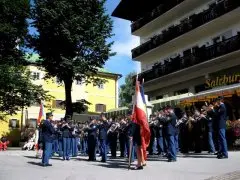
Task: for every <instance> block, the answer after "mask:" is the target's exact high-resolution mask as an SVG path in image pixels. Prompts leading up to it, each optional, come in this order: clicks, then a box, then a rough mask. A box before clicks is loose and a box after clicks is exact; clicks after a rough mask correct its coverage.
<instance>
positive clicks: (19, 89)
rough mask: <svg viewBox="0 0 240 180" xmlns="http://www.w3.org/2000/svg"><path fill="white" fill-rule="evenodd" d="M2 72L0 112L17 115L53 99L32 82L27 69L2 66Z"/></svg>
mask: <svg viewBox="0 0 240 180" xmlns="http://www.w3.org/2000/svg"><path fill="white" fill-rule="evenodd" d="M0 70H1V74H0V84H1V86H0V104H1V106H0V112H5V113H6V114H15V113H16V112H17V111H19V110H21V109H22V108H23V107H29V106H31V105H32V104H33V103H35V102H40V101H41V100H49V99H50V98H51V96H48V95H47V91H44V90H43V89H42V86H38V85H34V84H33V83H32V82H31V74H30V72H29V71H28V69H27V68H26V67H20V66H19V67H17V68H16V67H14V66H9V65H1V66H0Z"/></svg>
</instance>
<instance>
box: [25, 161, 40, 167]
mask: <svg viewBox="0 0 240 180" xmlns="http://www.w3.org/2000/svg"><path fill="white" fill-rule="evenodd" d="M27 163H28V164H31V165H35V166H41V167H42V163H40V162H31V161H30V162H27Z"/></svg>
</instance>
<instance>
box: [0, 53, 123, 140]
mask: <svg viewBox="0 0 240 180" xmlns="http://www.w3.org/2000/svg"><path fill="white" fill-rule="evenodd" d="M37 59H38V55H33V56H32V57H31V58H30V61H32V62H34V61H35V62H36V60H37ZM28 67H29V70H30V72H31V74H32V76H33V78H34V80H33V83H35V84H37V85H42V86H43V89H44V90H46V91H49V94H50V95H51V96H53V97H54V98H53V99H52V100H51V101H50V102H45V103H44V105H45V109H44V111H45V113H46V112H48V111H52V112H53V115H54V119H56V120H60V119H61V118H63V117H64V115H65V110H64V109H63V108H62V107H61V105H60V102H61V101H64V100H65V90H64V85H63V84H61V83H59V81H58V80H57V78H54V79H50V80H44V79H43V77H44V76H45V72H44V71H43V70H42V69H39V68H38V67H37V66H35V65H30V66H28ZM96 76H98V77H100V78H102V79H105V80H107V82H106V83H104V84H100V85H99V86H93V84H88V85H86V84H82V83H81V82H78V81H74V82H73V86H72V101H73V102H78V101H80V100H81V99H85V100H87V101H88V102H90V103H91V105H89V109H88V112H89V113H100V112H106V111H108V110H109V109H114V108H117V107H118V79H119V78H120V77H121V75H120V74H114V73H110V72H108V71H106V70H104V69H99V72H98V74H97V75H96ZM39 109H40V107H39V104H34V105H32V106H31V107H25V109H24V110H23V112H19V113H18V114H17V115H14V116H11V117H9V118H8V120H6V122H0V137H1V135H2V134H5V133H7V132H8V131H9V128H10V129H11V128H12V126H13V127H16V128H18V127H20V126H21V119H23V125H26V124H28V125H30V126H33V127H34V126H35V125H36V119H37V117H38V113H39Z"/></svg>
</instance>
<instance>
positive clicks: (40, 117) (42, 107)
mask: <svg viewBox="0 0 240 180" xmlns="http://www.w3.org/2000/svg"><path fill="white" fill-rule="evenodd" d="M43 119H44V106H43V103H42V102H41V104H40V111H39V114H38V119H37V124H38V125H39V124H40V123H41V121H42V120H43Z"/></svg>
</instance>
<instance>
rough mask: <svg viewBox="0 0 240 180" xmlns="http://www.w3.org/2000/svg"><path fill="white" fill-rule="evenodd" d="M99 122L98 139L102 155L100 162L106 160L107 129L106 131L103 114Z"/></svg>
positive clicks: (106, 126)
mask: <svg viewBox="0 0 240 180" xmlns="http://www.w3.org/2000/svg"><path fill="white" fill-rule="evenodd" d="M100 121H101V124H100V125H98V129H99V141H100V148H101V150H100V152H101V156H102V160H101V162H106V160H107V145H106V143H107V131H108V126H109V125H108V122H107V119H106V117H105V115H104V114H101V116H100Z"/></svg>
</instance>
